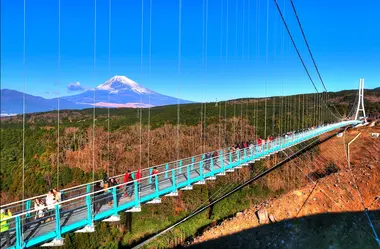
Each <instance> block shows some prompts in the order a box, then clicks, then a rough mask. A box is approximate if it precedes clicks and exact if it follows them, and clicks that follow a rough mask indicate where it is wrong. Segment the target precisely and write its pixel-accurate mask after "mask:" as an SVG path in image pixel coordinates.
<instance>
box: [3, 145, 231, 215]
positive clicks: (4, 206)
mask: <svg viewBox="0 0 380 249" xmlns="http://www.w3.org/2000/svg"><path fill="white" fill-rule="evenodd" d="M228 148H229V147H227V148H222V149H219V150H218V151H220V150H225V149H228ZM206 153H208V152H206ZM206 153H201V154H197V155H195V156H190V157H185V158H182V159H179V160H175V161H170V162H167V163H162V164H158V165H154V166H151V167H148V168H144V169H141V173H143V172H146V171H149V170H150V169H151V168H154V167H162V166H165V165H166V164H174V163H178V162H180V161H184V160H188V159H191V158H196V157H199V156H203V155H205V154H206ZM137 171H138V170H134V171H132V172H131V173H137ZM123 175H125V173H124V174H119V175H116V176H111V177H109V178H114V179H115V178H120V177H122V176H123ZM101 181H102V180H96V181H93V182H89V183H83V184H80V185H75V186H72V187H69V188H65V189H61V190H59V191H61V192H67V191H70V190H73V189H79V188H82V187H85V186H87V185H89V184H90V185H94V184H95V183H97V182H101ZM46 196H47V194H42V195H38V196H33V197H30V198H27V199H23V200H19V201H15V202H10V203H7V204H3V205H2V206H0V208H2V209H3V208H6V207H9V206H13V205H16V204H19V203H23V202H26V201H29V200H35V199H37V198H43V197H46Z"/></svg>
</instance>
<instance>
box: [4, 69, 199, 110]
mask: <svg viewBox="0 0 380 249" xmlns="http://www.w3.org/2000/svg"><path fill="white" fill-rule="evenodd" d="M23 97H24V93H22V92H19V91H16V90H10V89H1V116H11V115H16V114H21V113H23V112H24V110H23ZM94 97H95V101H94ZM178 102H179V103H180V104H185V103H192V101H188V100H183V99H177V98H174V97H170V96H166V95H162V94H159V93H157V92H154V91H152V90H150V89H147V88H145V87H143V86H141V85H139V84H138V83H136V82H135V81H133V80H131V79H129V78H127V77H125V76H114V77H112V78H111V79H109V80H108V81H106V82H105V83H103V84H101V85H99V86H97V87H95V88H94V89H90V90H87V91H85V92H83V93H80V94H76V95H72V96H64V97H61V98H60V99H59V109H61V110H64V109H66V110H67V109H84V108H90V107H93V106H94V105H95V106H96V107H112V108H117V107H130V108H138V107H149V106H151V107H153V106H163V105H171V104H177V103H178ZM57 109H58V99H57V98H53V99H45V98H43V97H39V96H33V95H30V94H25V113H33V112H45V111H52V110H57Z"/></svg>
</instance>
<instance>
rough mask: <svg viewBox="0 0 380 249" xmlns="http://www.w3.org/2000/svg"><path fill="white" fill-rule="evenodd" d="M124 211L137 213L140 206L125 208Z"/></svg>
mask: <svg viewBox="0 0 380 249" xmlns="http://www.w3.org/2000/svg"><path fill="white" fill-rule="evenodd" d="M125 212H126V213H139V212H141V206H140V205H138V206H136V207H133V208H131V209H128V210H126V211H125Z"/></svg>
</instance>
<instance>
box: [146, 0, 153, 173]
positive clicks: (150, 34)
mask: <svg viewBox="0 0 380 249" xmlns="http://www.w3.org/2000/svg"><path fill="white" fill-rule="evenodd" d="M152 8H153V6H152V0H150V1H149V79H150V80H151V79H152ZM148 99H149V100H148V101H149V105H148V159H147V161H148V168H150V111H151V110H150V109H151V102H150V92H149V94H148Z"/></svg>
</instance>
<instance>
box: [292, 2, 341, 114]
mask: <svg viewBox="0 0 380 249" xmlns="http://www.w3.org/2000/svg"><path fill="white" fill-rule="evenodd" d="M290 3H291V4H292V8H293V11H294V15H295V16H296V19H297V22H298V26H299V27H300V30H301V33H302V36H303V39H304V41H305V44H306V47H307V49H308V50H309V54H310V57H311V59H312V61H313V64H314V67H315V70H316V71H317V74H318V77H319V79H320V81H321V83H322V85H323V88H324V89H325V91H326V93H327V92H328V91H327V88H326V85H325V83H324V81H323V79H322V76H321V74H320V72H319V69H318V66H317V63H316V62H315V59H314V56H313V53H312V52H311V49H310V46H309V43H308V41H307V39H306V35H305V32H304V30H303V28H302V25H301V21H300V19H299V17H298V13H297V11H296V7H295V6H294V3H293V0H290ZM333 106H334V108H335V110H336V111H337V112H338V113H339V115H340V116H341V117H343V116H342V114H341V113H340V112H339V111H338V110H337V109H336V107H335V105H333Z"/></svg>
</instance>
